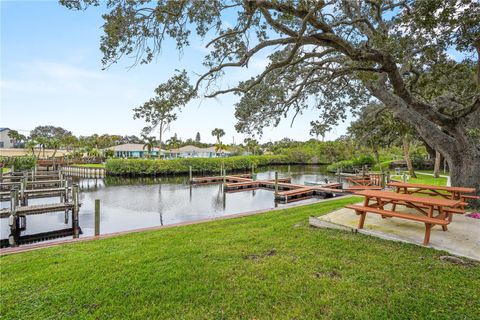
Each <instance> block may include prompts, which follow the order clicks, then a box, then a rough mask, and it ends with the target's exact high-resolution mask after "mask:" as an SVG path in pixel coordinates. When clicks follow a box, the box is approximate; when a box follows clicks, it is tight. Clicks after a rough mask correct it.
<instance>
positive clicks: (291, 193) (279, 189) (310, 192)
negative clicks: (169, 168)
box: [190, 175, 345, 203]
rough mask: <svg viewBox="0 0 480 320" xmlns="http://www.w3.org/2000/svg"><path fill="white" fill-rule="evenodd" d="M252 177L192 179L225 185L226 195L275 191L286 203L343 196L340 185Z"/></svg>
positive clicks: (198, 181) (197, 182)
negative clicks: (255, 191)
mask: <svg viewBox="0 0 480 320" xmlns="http://www.w3.org/2000/svg"><path fill="white" fill-rule="evenodd" d="M246 176H250V175H240V176H232V175H230V176H225V177H224V176H214V177H201V178H192V179H191V180H190V183H192V184H219V183H224V182H225V183H224V185H223V187H224V189H223V190H224V191H225V192H226V193H234V192H242V191H249V190H256V189H265V190H271V191H275V192H276V194H275V200H276V201H282V202H285V203H289V202H293V201H299V200H303V199H308V198H312V197H315V196H324V197H332V196H335V195H337V194H343V193H345V191H343V190H342V189H341V187H342V185H341V184H340V183H327V184H323V185H309V186H306V185H301V184H294V183H291V181H292V179H291V178H289V177H287V178H277V179H276V180H253V179H251V178H247V177H246Z"/></svg>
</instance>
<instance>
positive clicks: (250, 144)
mask: <svg viewBox="0 0 480 320" xmlns="http://www.w3.org/2000/svg"><path fill="white" fill-rule="evenodd" d="M243 142H245V146H246V147H247V150H249V151H250V152H251V153H252V154H255V150H257V148H258V141H257V140H255V139H252V138H246V139H245V140H243Z"/></svg>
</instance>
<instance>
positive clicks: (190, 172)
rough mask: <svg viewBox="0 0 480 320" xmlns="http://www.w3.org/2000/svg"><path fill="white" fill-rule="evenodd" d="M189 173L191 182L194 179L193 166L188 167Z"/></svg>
mask: <svg viewBox="0 0 480 320" xmlns="http://www.w3.org/2000/svg"><path fill="white" fill-rule="evenodd" d="M188 174H189V175H188V176H189V178H190V182H191V181H192V178H193V175H192V166H189V167H188Z"/></svg>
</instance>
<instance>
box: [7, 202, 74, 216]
mask: <svg viewBox="0 0 480 320" xmlns="http://www.w3.org/2000/svg"><path fill="white" fill-rule="evenodd" d="M72 208H73V203H72V202H67V203H52V204H39V205H32V206H25V207H17V208H16V212H17V214H23V215H30V214H42V213H49V212H60V211H65V210H71V209H72ZM8 216H10V209H1V210H0V218H6V217H8Z"/></svg>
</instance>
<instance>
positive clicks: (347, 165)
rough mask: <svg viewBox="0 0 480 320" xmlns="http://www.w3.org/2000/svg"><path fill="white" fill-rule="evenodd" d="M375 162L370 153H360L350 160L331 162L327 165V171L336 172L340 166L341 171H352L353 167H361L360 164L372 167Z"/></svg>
mask: <svg viewBox="0 0 480 320" xmlns="http://www.w3.org/2000/svg"><path fill="white" fill-rule="evenodd" d="M374 164H375V159H374V158H373V157H372V156H370V155H361V156H359V157H357V158H354V159H352V160H344V161H339V162H336V163H332V164H331V165H329V166H327V171H329V172H336V171H337V169H338V168H340V169H341V170H342V171H343V172H354V171H355V168H361V167H362V166H365V165H366V166H369V167H372V166H373V165H374Z"/></svg>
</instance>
